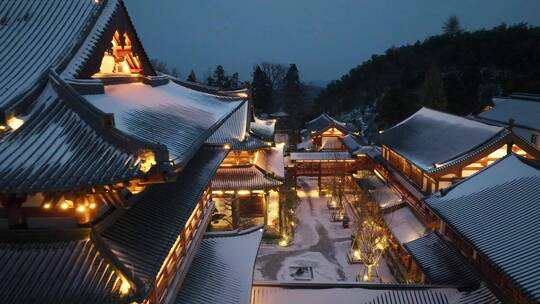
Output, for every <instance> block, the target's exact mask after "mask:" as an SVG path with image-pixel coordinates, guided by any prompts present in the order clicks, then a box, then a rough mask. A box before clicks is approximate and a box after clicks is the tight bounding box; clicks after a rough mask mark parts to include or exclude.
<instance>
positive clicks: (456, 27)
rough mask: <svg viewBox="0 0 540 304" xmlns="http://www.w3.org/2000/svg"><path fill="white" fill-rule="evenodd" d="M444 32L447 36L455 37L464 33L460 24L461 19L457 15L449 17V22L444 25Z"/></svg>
mask: <svg viewBox="0 0 540 304" xmlns="http://www.w3.org/2000/svg"><path fill="white" fill-rule="evenodd" d="M442 29H443V32H444V34H446V35H450V36H455V35H457V34H460V33H462V32H463V30H462V29H461V26H460V24H459V19H458V17H457V16H456V15H451V16H450V17H448V20H446V22H445V23H444V25H443V27H442Z"/></svg>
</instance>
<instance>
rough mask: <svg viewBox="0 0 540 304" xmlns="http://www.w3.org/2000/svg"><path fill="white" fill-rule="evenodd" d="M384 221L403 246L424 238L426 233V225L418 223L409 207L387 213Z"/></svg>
mask: <svg viewBox="0 0 540 304" xmlns="http://www.w3.org/2000/svg"><path fill="white" fill-rule="evenodd" d="M384 220H385V222H386V224H387V225H388V228H389V229H390V231H391V232H392V234H393V235H394V237H395V238H396V239H397V240H398V241H399V242H400V243H401V244H403V243H408V242H411V241H414V240H416V239H418V238H420V237H422V236H423V235H424V234H425V231H426V229H425V228H424V225H422V223H420V221H418V219H417V218H416V216H415V215H414V213H413V212H412V210H411V208H409V207H408V206H404V207H401V208H399V209H397V210H394V211H392V212H388V213H386V214H385V215H384Z"/></svg>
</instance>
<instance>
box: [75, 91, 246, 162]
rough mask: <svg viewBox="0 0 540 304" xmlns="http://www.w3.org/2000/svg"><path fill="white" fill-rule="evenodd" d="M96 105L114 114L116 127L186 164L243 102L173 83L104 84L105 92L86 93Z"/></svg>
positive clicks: (89, 99) (237, 98)
mask: <svg viewBox="0 0 540 304" xmlns="http://www.w3.org/2000/svg"><path fill="white" fill-rule="evenodd" d="M85 98H86V99H87V100H88V101H89V102H90V103H91V104H92V105H94V106H95V107H97V108H98V109H100V110H101V111H103V112H105V113H113V114H114V118H115V126H116V128H118V129H119V130H121V131H123V132H125V133H127V134H130V135H132V136H135V137H138V138H141V139H144V140H146V141H148V142H153V143H160V144H164V145H166V146H167V148H168V149H169V154H170V158H171V160H172V161H174V162H175V164H176V165H179V166H185V164H186V163H187V162H188V161H189V159H191V157H192V156H193V154H194V153H195V152H196V151H197V149H198V148H199V147H201V146H202V144H203V143H204V142H205V141H206V140H207V138H208V137H209V136H210V135H211V134H212V133H213V132H214V131H215V130H216V129H217V128H218V127H219V126H220V125H221V124H222V123H223V122H224V121H225V120H226V119H227V118H228V117H229V116H230V115H231V113H233V112H234V111H235V110H236V109H237V108H238V107H240V106H242V105H243V104H244V103H245V101H244V99H242V98H239V97H224V96H217V95H212V94H207V93H202V92H199V91H194V90H192V89H189V88H186V87H184V86H182V85H179V84H176V83H175V82H171V81H169V82H168V83H167V84H165V85H162V86H157V87H152V86H149V85H146V84H143V83H130V84H118V85H108V86H105V94H100V95H85Z"/></svg>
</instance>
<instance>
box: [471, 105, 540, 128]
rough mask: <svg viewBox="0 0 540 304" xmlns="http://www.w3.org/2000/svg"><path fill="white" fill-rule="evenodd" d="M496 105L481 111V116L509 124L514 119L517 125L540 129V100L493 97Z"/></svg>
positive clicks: (479, 115)
mask: <svg viewBox="0 0 540 304" xmlns="http://www.w3.org/2000/svg"><path fill="white" fill-rule="evenodd" d="M493 103H494V104H495V106H494V107H493V108H491V109H489V110H487V111H484V112H482V113H479V114H478V115H477V116H478V117H479V118H483V119H488V120H492V121H496V122H499V123H503V124H508V122H509V120H510V119H514V123H515V124H516V125H520V126H524V127H528V128H532V129H536V130H540V101H534V100H525V99H518V98H493Z"/></svg>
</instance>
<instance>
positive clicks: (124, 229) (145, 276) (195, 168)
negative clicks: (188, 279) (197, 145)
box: [100, 146, 227, 293]
mask: <svg viewBox="0 0 540 304" xmlns="http://www.w3.org/2000/svg"><path fill="white" fill-rule="evenodd" d="M226 155H227V151H226V150H224V149H222V148H216V147H206V146H203V147H202V148H201V149H199V150H198V151H197V154H196V156H195V157H194V158H193V159H192V160H191V161H190V162H189V164H188V165H187V166H186V167H185V168H184V170H183V171H182V172H180V174H179V176H178V178H177V179H176V181H174V182H170V183H165V184H158V185H154V186H153V187H151V188H149V189H148V190H147V191H145V192H144V193H142V194H141V197H140V198H139V200H138V201H137V203H136V204H134V205H133V206H132V207H131V208H129V209H128V210H126V212H125V213H123V214H121V216H120V217H119V218H118V220H116V221H115V222H114V223H113V224H112V225H110V226H108V227H107V226H105V229H104V230H103V231H102V232H100V235H101V237H102V238H103V240H104V242H105V243H106V244H107V245H108V246H110V247H111V249H112V251H113V252H114V254H115V255H116V258H117V259H118V260H119V261H120V262H121V263H123V264H124V265H125V267H126V268H127V269H129V270H130V272H131V275H132V276H134V277H136V278H137V279H139V280H141V281H143V282H144V283H146V284H145V286H146V287H147V288H146V290H142V291H140V292H142V293H144V292H148V291H149V290H148V289H149V288H150V286H154V283H155V279H156V275H157V273H158V271H159V269H160V268H161V266H162V265H163V262H164V260H165V258H166V257H167V254H168V253H169V251H170V250H171V248H172V246H173V244H174V242H175V241H176V239H177V238H178V235H179V234H180V232H181V231H182V230H183V229H184V228H185V225H186V223H187V222H188V219H189V217H190V216H191V214H192V213H193V210H195V208H196V206H197V202H198V201H199V199H200V198H201V196H202V194H203V193H204V191H205V189H206V188H207V187H208V186H209V184H210V180H211V179H212V176H213V175H214V173H215V172H216V170H217V168H218V167H219V165H220V164H221V162H222V161H223V159H224V158H225V156H226Z"/></svg>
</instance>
